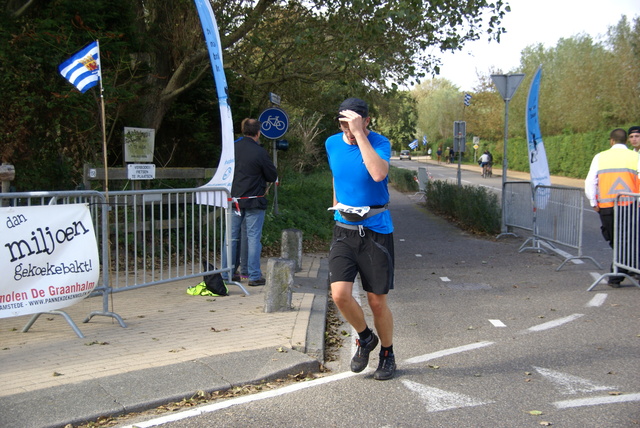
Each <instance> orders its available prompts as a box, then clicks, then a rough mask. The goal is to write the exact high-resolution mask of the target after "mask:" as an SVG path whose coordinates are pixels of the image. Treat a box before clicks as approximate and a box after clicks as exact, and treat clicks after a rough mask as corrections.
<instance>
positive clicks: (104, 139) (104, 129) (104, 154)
mask: <svg viewBox="0 0 640 428" xmlns="http://www.w3.org/2000/svg"><path fill="white" fill-rule="evenodd" d="M96 44H97V45H98V58H100V41H99V40H96ZM98 75H99V77H100V79H99V80H100V119H101V121H102V162H103V164H104V195H105V198H106V200H107V204H108V203H109V165H108V163H107V119H106V114H105V109H104V88H103V86H102V58H100V66H99V67H98Z"/></svg>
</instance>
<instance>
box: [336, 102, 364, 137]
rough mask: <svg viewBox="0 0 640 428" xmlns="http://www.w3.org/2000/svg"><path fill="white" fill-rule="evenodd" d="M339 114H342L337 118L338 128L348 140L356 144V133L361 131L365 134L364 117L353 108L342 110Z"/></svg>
mask: <svg viewBox="0 0 640 428" xmlns="http://www.w3.org/2000/svg"><path fill="white" fill-rule="evenodd" d="M340 114H341V115H342V116H344V117H341V118H339V119H338V120H339V121H340V128H341V129H342V131H343V132H344V133H345V135H346V136H347V139H348V140H349V142H350V143H352V144H356V135H357V134H359V133H362V134H364V135H366V132H365V131H364V128H365V120H366V119H365V118H363V117H362V116H360V115H359V114H358V113H356V112H355V111H353V110H343V111H341V112H340Z"/></svg>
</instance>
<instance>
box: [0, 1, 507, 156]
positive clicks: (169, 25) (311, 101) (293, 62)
mask: <svg viewBox="0 0 640 428" xmlns="http://www.w3.org/2000/svg"><path fill="white" fill-rule="evenodd" d="M212 6H213V9H214V11H215V13H216V18H217V21H218V25H219V27H220V32H221V40H222V48H223V50H224V62H225V68H226V71H227V75H228V79H229V81H230V96H231V97H232V99H233V100H234V101H235V102H236V103H242V104H244V105H247V106H248V107H246V106H243V108H242V110H243V112H246V113H252V114H254V113H255V112H257V111H258V109H259V108H261V107H262V106H264V104H265V102H266V93H267V92H270V91H274V92H275V91H277V92H278V93H281V94H282V95H283V98H284V99H285V100H286V102H287V103H291V104H292V105H293V106H300V107H306V108H308V109H309V110H318V111H319V112H320V113H325V114H328V113H330V110H332V109H333V108H334V107H333V106H334V105H336V104H337V103H338V102H339V100H340V98H343V97H344V96H345V95H347V94H349V95H351V94H352V93H353V92H354V89H358V90H360V91H363V85H366V87H367V88H368V89H367V90H371V89H372V88H373V89H376V90H379V91H383V92H384V91H385V88H386V87H387V85H388V83H389V82H394V81H395V82H410V81H412V80H415V79H418V78H420V77H422V76H424V75H426V74H428V73H431V72H434V71H437V70H438V60H437V58H435V57H434V56H431V55H428V54H426V53H425V52H427V48H436V49H440V50H442V51H447V50H456V49H460V48H461V47H462V46H463V45H464V44H465V43H466V42H467V41H470V40H476V39H478V38H480V37H481V36H482V35H485V34H486V35H488V37H489V38H494V39H499V38H500V35H501V33H502V32H503V31H504V29H503V28H502V27H501V19H502V17H503V16H504V13H505V12H506V11H508V9H509V7H508V5H506V4H505V3H504V2H503V1H502V0H498V1H497V2H488V1H486V0H430V1H428V2H422V1H416V0H389V1H385V2H379V1H378V0H354V1H352V0H313V1H311V2H308V1H307V2H303V1H296V0H294V1H286V0H257V1H249V0H219V1H213V2H212ZM1 19H2V22H0V23H1V24H2V29H0V32H1V33H0V36H2V41H0V44H2V46H0V53H2V54H3V57H4V58H6V59H7V61H6V62H5V61H4V60H3V65H2V67H3V71H8V72H9V74H5V80H6V81H9V80H11V81H13V82H20V81H21V79H22V78H23V77H22V76H23V74H21V72H20V70H21V69H28V70H30V74H32V78H33V80H32V81H31V84H32V86H31V87H30V88H29V90H28V92H29V93H31V92H40V93H41V97H42V99H41V100H40V101H37V102H34V104H38V107H40V108H44V106H49V107H51V106H55V105H59V104H65V103H68V104H77V105H78V107H79V108H80V109H84V110H85V111H84V112H83V114H79V113H80V110H78V109H77V107H76V110H75V111H76V113H77V114H76V116H77V117H78V121H79V122H78V124H77V126H76V128H77V129H80V130H89V129H94V128H95V126H96V123H97V122H96V121H95V114H94V112H95V106H94V105H91V104H92V103H95V101H96V100H95V98H94V97H92V96H91V95H89V96H86V95H85V96H84V98H85V99H83V100H82V101H78V100H76V99H72V98H78V97H75V96H74V94H73V93H72V91H69V88H68V86H65V85H67V84H66V83H64V82H63V81H62V80H61V78H59V76H57V77H55V78H54V77H52V76H54V75H55V67H56V65H57V64H58V63H60V62H61V61H62V60H63V59H65V58H66V56H68V55H69V54H71V53H72V52H74V51H75V50H77V49H78V48H79V47H81V46H82V45H83V44H85V43H86V42H87V41H89V40H91V39H100V41H101V49H102V57H103V60H104V70H105V73H104V79H105V82H104V83H105V93H106V94H107V96H108V100H109V101H108V108H107V113H108V122H109V129H110V131H111V132H110V133H109V135H110V139H109V147H110V151H111V153H112V154H113V155H112V156H111V157H110V159H111V160H112V162H113V159H116V160H118V161H119V159H120V158H119V152H120V146H121V137H120V135H119V131H118V130H119V129H120V128H121V126H122V125H123V124H124V123H126V124H127V125H129V126H140V127H147V128H154V129H156V130H161V129H162V124H163V121H164V120H165V118H166V116H167V114H168V112H170V111H171V109H172V107H173V106H174V104H175V103H176V101H179V100H183V101H184V102H187V103H188V102H190V101H191V99H192V98H193V97H194V96H193V95H192V93H193V91H201V92H204V93H206V94H207V96H208V97H209V98H211V102H213V103H214V102H215V100H214V99H213V98H214V92H212V91H211V89H212V87H211V82H210V80H211V79H210V68H209V64H208V55H207V52H206V50H205V45H204V43H203V36H202V30H201V27H200V24H199V21H198V17H197V14H196V11H195V7H194V5H193V2H192V1H191V0H100V1H98V0H96V1H92V2H86V1H80V0H51V1H48V2H38V1H36V0H8V1H6V2H5V7H4V13H3V16H2V18H1ZM26 51H29V52H32V54H30V55H29V56H25V55H23V54H22V53H23V52H26ZM36 70H37V71H38V72H39V74H38V75H36V74H35V73H33V72H34V71H36ZM56 78H57V79H58V80H57V81H56V80H55V79H56ZM205 78H207V79H206V80H207V81H208V82H206V83H205V82H203V79H205ZM43 80H46V81H47V83H46V84H43V82H42V81H43ZM327 82H334V83H336V84H337V85H329V87H331V88H332V89H334V90H333V91H331V92H329V93H325V92H322V91H321V90H318V89H319V88H323V87H327V85H326V83H327ZM19 86H20V85H19V84H18V83H5V84H2V86H1V87H0V89H1V90H2V92H3V94H5V93H7V92H9V95H8V98H9V99H20V92H21V90H22V91H24V87H23V88H22V89H20V87H19ZM32 88H39V90H36V89H32ZM336 88H339V89H338V90H335V89H336ZM54 94H63V95H62V97H64V98H63V99H62V98H61V99H58V100H56V99H55V98H54V97H55V95H54ZM196 98H198V97H196ZM56 101H59V103H56ZM202 101H204V100H202ZM232 107H234V106H233V105H232ZM66 110H67V108H66V107H63V108H62V110H57V111H66ZM48 113H49V115H50V116H51V119H52V121H53V122H60V123H64V122H65V121H63V120H61V118H60V117H59V115H58V114H57V113H56V111H49V112H48ZM331 113H332V112H331ZM18 116H21V119H19V120H21V121H22V123H23V124H24V125H25V126H24V127H23V129H25V130H28V131H25V132H24V134H23V135H22V136H21V137H20V138H22V139H23V140H24V139H31V140H30V141H31V142H30V143H29V144H36V143H34V142H33V140H38V143H40V144H41V142H42V141H48V140H49V139H50V138H51V137H50V134H49V133H50V132H51V128H49V129H48V130H47V131H37V132H36V130H37V127H36V126H32V125H34V123H30V122H33V121H37V120H38V118H40V117H42V116H44V113H43V112H39V113H38V114H37V115H35V116H34V115H31V114H26V112H25V111H22V112H21V113H20V114H19V115H18ZM83 116H84V117H88V118H90V119H88V120H86V121H85V122H83V121H82V117H83ZM11 123H12V122H11V121H9V122H5V121H4V120H3V121H2V122H1V123H0V126H2V129H1V130H2V132H3V135H9V138H8V141H7V143H9V144H10V145H11V146H12V149H10V150H7V151H6V152H4V153H3V156H4V157H5V158H7V160H8V161H13V159H12V157H13V154H12V153H15V151H16V150H17V147H18V146H19V145H20V142H19V139H20V138H17V139H15V138H14V137H18V134H17V133H14V132H9V134H7V133H6V131H7V130H8V129H10V128H11ZM56 132H57V133H58V134H57V135H58V136H59V138H60V139H61V140H63V141H65V144H69V142H70V141H73V140H74V139H76V138H78V135H72V134H73V133H74V131H73V130H72V129H69V127H67V126H63V127H61V128H60V129H59V130H57V131H56ZM166 133H167V134H168V133H169V132H166ZM163 134H164V132H159V133H158V135H157V139H158V140H160V142H162V140H163V138H164V137H163ZM98 135H99V134H98ZM172 138H179V137H177V136H176V135H175V134H174V135H173V136H172ZM81 139H82V140H83V141H85V143H84V144H85V146H87V149H86V151H88V152H91V151H92V150H94V149H95V147H94V145H95V139H96V133H93V134H90V133H83V134H82V136H81ZM72 145H73V144H72ZM54 151H59V150H54ZM80 158H81V159H84V158H85V154H84V153H83V154H82V155H80Z"/></svg>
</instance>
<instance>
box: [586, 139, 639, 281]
mask: <svg viewBox="0 0 640 428" xmlns="http://www.w3.org/2000/svg"><path fill="white" fill-rule="evenodd" d="M626 141H627V132H626V131H625V130H624V129H622V128H617V129H614V130H613V131H611V133H610V134H609V143H610V144H611V148H610V149H608V150H605V151H603V152H600V153H598V154H596V155H595V156H594V158H593V160H592V161H591V167H590V168H589V173H588V174H587V178H586V179H585V186H584V190H585V194H586V196H587V198H588V199H589V203H590V204H591V207H593V209H594V210H595V211H596V212H597V213H598V214H599V215H600V223H601V225H602V227H601V230H602V236H603V238H604V239H605V240H606V241H607V242H609V245H610V246H611V248H613V236H614V228H613V226H614V218H613V207H614V205H615V203H616V196H617V195H618V194H619V193H623V192H624V193H638V192H640V178H639V177H638V172H639V171H640V156H639V155H638V153H637V152H634V151H633V150H629V149H628V148H627V146H626V144H625V143H626ZM627 205H628V204H627ZM618 271H619V272H621V273H628V272H627V271H626V270H624V269H622V268H618ZM612 272H613V270H612ZM623 279H624V276H612V277H610V278H609V281H608V284H609V285H610V286H612V287H618V286H620V283H621V282H622V280H623Z"/></svg>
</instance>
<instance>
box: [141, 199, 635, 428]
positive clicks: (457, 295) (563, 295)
mask: <svg viewBox="0 0 640 428" xmlns="http://www.w3.org/2000/svg"><path fill="white" fill-rule="evenodd" d="M391 193H392V197H391V204H390V207H391V211H392V215H393V218H394V222H395V225H396V230H395V232H394V237H395V246H396V280H395V284H396V288H395V290H393V291H392V292H391V294H390V297H389V299H390V305H391V307H392V310H393V313H394V317H395V339H394V349H395V351H396V358H397V361H398V372H397V376H396V377H395V378H394V379H392V380H390V381H385V382H380V381H375V380H373V378H372V375H373V369H374V368H375V366H376V365H377V360H378V358H377V355H376V354H377V352H375V351H374V352H373V353H372V358H371V361H370V369H369V370H368V371H366V372H363V373H360V374H357V375H354V374H352V373H351V372H349V369H348V364H349V360H350V358H351V354H352V345H351V344H352V342H353V337H348V338H346V339H345V343H344V347H343V350H342V352H341V356H340V358H339V359H338V361H336V362H333V363H329V364H328V367H329V369H330V370H331V372H330V373H329V374H327V376H326V377H324V378H321V379H318V380H314V381H310V382H302V383H297V384H295V385H292V386H289V387H286V388H283V389H279V390H276V391H270V392H267V393H262V394H255V395H251V396H246V397H241V398H239V399H232V400H228V401H221V402H217V403H213V404H210V405H205V406H203V407H199V408H196V409H192V410H190V411H188V413H185V416H186V417H184V418H183V417H182V414H179V413H178V414H171V415H169V416H167V419H164V420H149V421H146V422H144V423H142V422H138V423H136V424H135V426H139V427H143V426H155V425H157V424H159V423H166V424H165V425H164V426H169V427H199V426H247V425H249V424H256V423H258V424H260V426H338V427H342V426H365V425H366V426H396V427H411V426H491V427H513V426H540V424H545V423H546V424H553V425H554V426H584V427H596V426H630V425H632V424H633V423H637V421H638V419H640V410H639V409H640V406H638V401H640V374H639V373H638V370H637V358H636V355H637V354H638V352H639V351H640V340H638V336H637V334H638V331H640V319H639V316H638V314H637V309H636V308H637V307H638V304H639V303H640V302H639V300H640V293H638V290H637V288H635V287H622V288H619V289H615V290H614V289H609V288H608V287H606V286H604V285H601V286H598V287H597V288H596V289H595V290H594V291H593V292H586V289H587V288H588V286H589V285H590V283H591V281H592V278H591V270H592V267H591V266H587V265H586V264H583V265H569V266H567V267H565V268H563V269H562V270H561V271H559V272H556V271H555V268H556V267H557V266H558V265H559V263H561V261H562V260H561V259H559V258H558V257H557V256H554V255H550V254H544V253H535V252H533V253H530V252H524V253H518V248H519V246H520V245H521V243H522V241H523V239H522V238H513V237H506V238H502V239H500V240H495V239H492V238H478V237H474V236H471V235H469V234H467V233H465V232H462V231H461V230H459V229H457V228H456V227H454V226H452V225H451V224H449V223H448V222H447V221H445V220H443V219H441V218H439V217H437V216H434V215H432V214H431V213H429V212H428V211H427V210H426V209H424V207H422V206H421V205H418V204H416V203H414V202H413V201H412V200H410V198H409V197H408V196H407V195H404V194H400V193H398V192H396V191H393V190H392V192H391ZM358 297H359V298H360V299H362V300H363V301H364V300H366V297H365V296H364V295H362V293H358ZM365 308H366V305H365ZM365 312H366V314H367V316H368V318H369V319H371V314H370V311H369V310H368V309H365ZM343 328H344V329H345V331H346V332H348V326H347V325H346V324H345V325H344V327H343ZM351 336H353V333H351Z"/></svg>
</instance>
